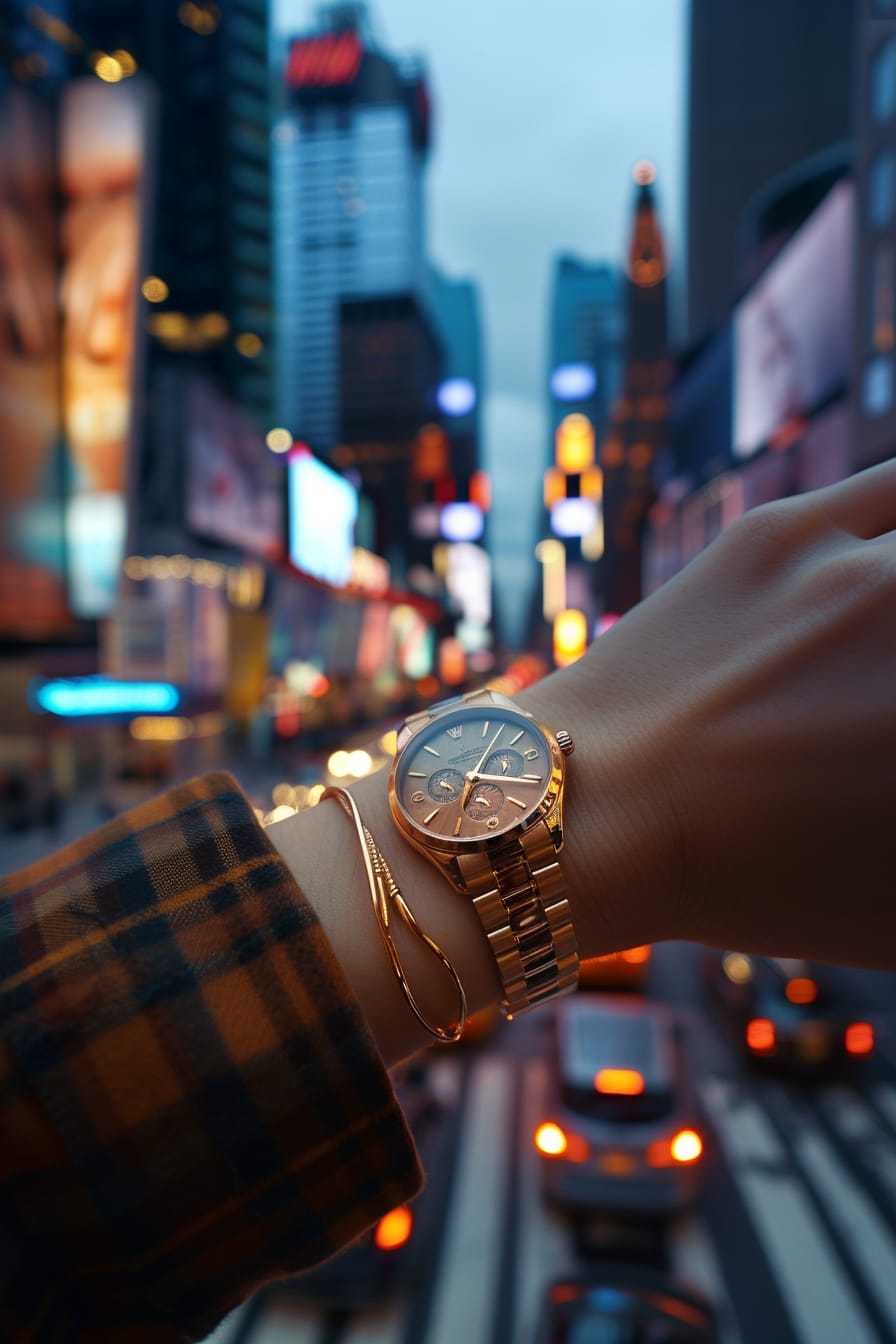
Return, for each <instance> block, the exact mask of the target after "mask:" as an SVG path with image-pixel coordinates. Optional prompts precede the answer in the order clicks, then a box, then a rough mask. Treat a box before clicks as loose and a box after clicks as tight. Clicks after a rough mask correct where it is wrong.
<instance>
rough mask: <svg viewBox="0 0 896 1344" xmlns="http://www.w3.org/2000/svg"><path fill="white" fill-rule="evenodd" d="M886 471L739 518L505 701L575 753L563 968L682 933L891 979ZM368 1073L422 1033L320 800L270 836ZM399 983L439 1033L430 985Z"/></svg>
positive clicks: (478, 982)
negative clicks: (320, 929) (328, 966)
mask: <svg viewBox="0 0 896 1344" xmlns="http://www.w3.org/2000/svg"><path fill="white" fill-rule="evenodd" d="M894 529H896V460H893V461H890V462H887V463H884V464H883V465H882V466H879V467H875V468H872V469H871V470H869V471H865V472H862V473H860V474H858V475H856V476H853V477H850V478H849V479H848V480H846V481H842V482H839V483H838V484H836V485H833V486H830V487H827V488H826V489H824V490H819V491H815V492H812V493H810V494H806V495H801V496H797V497H795V498H792V499H788V500H780V501H776V502H774V503H772V504H768V505H764V506H762V507H761V508H758V509H754V510H752V511H751V512H750V513H749V514H747V515H746V516H745V517H744V518H742V519H740V520H739V521H738V522H736V523H735V524H734V525H733V526H732V527H730V528H729V529H727V531H725V532H724V533H723V534H722V535H721V537H719V538H718V539H717V541H716V542H715V543H714V544H713V545H712V546H711V547H710V548H709V549H708V550H707V551H705V552H704V553H703V554H702V555H700V556H699V557H698V558H697V559H696V560H694V561H693V562H692V563H691V564H690V565H688V567H687V568H686V569H685V570H684V571H683V572H682V573H681V574H679V575H677V576H676V578H674V579H673V580H671V581H670V582H669V583H667V584H666V585H665V586H664V587H663V588H662V589H660V590H659V591H658V592H657V593H655V594H654V595H653V596H652V597H650V598H649V599H647V600H646V601H644V602H642V603H641V604H640V605H639V606H638V607H637V608H635V609H634V610H633V611H631V612H629V613H628V615H626V616H625V617H624V618H623V619H622V620H621V621H619V622H617V623H616V624H615V625H614V626H613V627H612V629H611V630H610V631H609V632H608V633H607V634H606V635H604V636H603V637H602V638H601V639H600V640H598V641H596V642H595V643H594V644H593V645H592V646H591V648H590V649H589V650H588V653H587V654H586V655H585V657H584V658H582V659H580V660H579V662H577V663H575V664H574V665H573V666H572V667H570V668H567V669H565V670H563V671H561V672H557V673H554V674H553V675H552V676H550V677H547V678H545V680H544V681H542V682H540V683H539V684H538V685H536V686H533V687H531V688H529V689H528V690H526V691H525V692H522V693H521V694H520V695H519V696H518V697H517V701H518V703H519V705H520V706H521V708H523V709H525V710H528V711H529V712H530V713H532V714H534V715H535V717H536V719H538V720H539V721H540V722H542V723H545V724H547V725H548V726H549V727H551V728H552V729H554V730H556V729H558V728H568V729H569V730H570V732H571V733H572V735H573V738H574V740H575V744H576V750H575V754H574V755H573V756H572V758H571V759H570V761H569V766H568V776H567V777H568V784H567V790H566V797H565V803H564V833H565V838H566V844H565V848H564V851H563V854H562V856H561V864H562V868H563V872H564V875H565V878H566V882H567V891H568V897H569V901H570V905H571V909H572V912H573V918H574V922H575V926H576V930H577V934H578V939H579V947H580V952H581V954H582V956H594V955H597V954H600V953H603V952H609V951H612V950H617V949H620V948H625V947H630V946H634V945H636V944H641V943H647V942H656V941H660V940H664V939H672V938H685V939H691V940H695V941H697V942H702V943H708V944H713V945H716V946H719V947H733V948H738V949H742V950H744V951H748V952H764V953H769V954H775V955H781V956H784V955H792V956H803V957H809V958H813V959H819V960H823V961H832V962H839V963H844V964H852V965H857V966H866V967H877V968H884V969H893V968H896V900H894V873H896V788H894V777H896V765H894V762H896V675H894V669H896V530H894ZM353 793H354V796H355V799H356V801H357V803H358V807H359V809H360V812H361V815H362V817H363V818H364V819H365V821H366V822H367V824H368V826H369V827H370V829H371V831H372V832H373V834H374V836H375V838H376V840H377V842H378V844H379V845H380V848H381V849H382V850H383V852H384V854H385V856H386V858H387V860H388V862H389V864H390V866H391V867H392V869H393V871H394V873H395V876H396V878H397V880H398V883H399V886H400V887H401V889H402V891H403V893H404V895H405V897H406V899H407V900H408V903H409V904H410V906H411V907H412V909H413V910H414V913H415V915H416V916H417V918H418V920H419V921H420V923H421V924H422V926H423V927H424V928H425V929H427V931H428V932H430V933H431V934H432V936H433V937H435V939H436V941H437V942H439V943H440V944H441V945H442V946H443V947H444V948H445V950H446V952H447V953H448V955H449V956H450V957H451V959H452V960H453V962H454V963H455V965H456V966H457V969H458V971H459V973H460V976H461V980H462V981H463V983H464V986H465V988H466V990H467V996H468V1000H469V1002H470V1007H471V1009H476V1008H479V1007H482V1006H484V1005H485V1004H487V1003H489V1002H496V1001H497V1000H498V999H499V998H500V986H499V984H498V980H497V974H496V971H495V967H494V962H493V961H492V959H491V954H490V952H489V950H488V946H487V944H486V941H485V938H484V936H483V933H482V929H481V927H480V926H479V925H478V922H477V920H476V917H475V914H474V913H473V911H472V908H471V907H470V905H469V903H468V902H466V901H465V900H464V899H463V898H462V897H461V896H459V895H458V894H457V893H455V892H454V891H453V890H452V889H451V887H450V885H449V883H448V882H447V881H446V879H445V877H444V876H443V875H442V874H441V873H439V872H437V871H436V869H435V868H434V867H432V866H431V865H430V864H429V863H428V862H427V860H426V859H425V858H423V857H422V856H421V855H419V854H418V853H417V852H416V851H415V850H413V849H412V848H411V847H410V846H409V845H408V844H407V843H406V842H405V841H404V840H403V839H402V838H401V836H400V835H399V834H398V832H397V830H396V829H395V826H394V823H393V822H392V820H391V817H390V814H389V808H388V800H387V792H386V776H385V772H381V773H379V774H377V775H373V776H370V777H368V778H367V779H365V780H362V781H360V782H359V783H358V784H357V785H355V786H354V787H353ZM269 835H270V836H271V839H272V840H273V841H274V842H275V844H277V845H278V846H279V848H280V849H281V852H282V853H283V855H284V857H285V859H286V861H287V863H288V864H289V865H290V867H291V868H292V870H293V872H294V873H295V875H296V877H297V880H298V882H299V884H300V886H301V887H302V889H303V891H304V893H305V894H306V896H307V897H308V899H309V900H310V901H311V903H312V905H313V906H314V907H315V909H316V910H317V913H318V915H319V917H320V919H321V921H322V923H323V925H324V928H325V929H326V931H327V933H328V935H329V937H330V940H331V942H332V943H333V946H334V948H335V951H336V953H337V955H338V956H339V958H340V960H341V961H342V964H343V967H344V969H345V970H346V973H347V975H348V978H349V980H350V982H351V984H352V986H353V988H354V990H355V992H356V994H357V995H358V997H359V999H360V1001H361V1004H362V1007H363V1008H364V1010H365V1013H366V1015H367V1018H368V1021H369V1023H370V1025H371V1027H372V1029H373V1031H374V1034H375V1036H376V1038H377V1042H378V1044H379V1046H380V1049H381V1052H382V1054H383V1056H384V1058H385V1059H386V1061H387V1063H394V1062H396V1061H398V1060H399V1059H401V1058H403V1057H405V1056H406V1055H408V1054H410V1053H412V1052H413V1051H415V1050H416V1049H419V1048H421V1047H422V1046H423V1045H425V1044H426V1043H427V1040H428V1038H427V1037H426V1035H425V1033H424V1032H423V1031H422V1029H421V1028H420V1027H419V1026H418V1024H417V1023H416V1022H415V1020H414V1019H413V1017H412V1015H411V1014H410V1012H409V1010H408V1008H407V1005H406V1004H405V1002H404V999H403V997H402V995H401V992H400V990H399V989H398V987H397V985H396V983H395V981H394V979H393V977H392V973H391V970H390V968H389V964H388V961H387V958H386V955H385V952H384V950H383V948H382V946H381V943H380V939H379V935H378V932H377V929H376V925H375V922H374V918H373V914H372V910H371V906H370V898H369V895H368V893H367V888H366V883H365V880H364V874H363V869H362V866H361V856H360V850H359V848H358V846H357V844H356V843H355V842H354V837H353V834H352V831H351V827H350V824H349V822H348V819H347V818H346V817H345V815H344V814H343V812H342V811H341V809H340V808H339V806H338V805H337V804H336V803H331V802H328V801H325V802H324V803H322V804H321V805H319V806H318V807H316V808H313V809H311V810H308V811H306V812H302V813H300V814H299V815H297V816H296V817H294V818H290V819H289V820H287V821H284V822H280V823H278V824H277V825H275V826H273V827H271V828H270V831H269ZM403 956H404V958H405V963H406V967H407V973H408V977H409V979H411V981H412V983H413V985H414V987H415V990H416V989H417V988H418V986H419V992H420V997H421V998H423V999H424V1001H425V1004H426V1006H427V1008H428V1010H429V1011H431V1012H433V1013H441V1014H442V1015H443V1018H444V1019H445V1020H447V1019H448V1017H449V1016H450V1013H451V1007H452V1002H453V1001H452V995H451V986H450V982H447V980H445V981H444V982H443V980H442V979H441V978H440V974H441V973H440V971H439V969H438V967H436V968H435V970H433V969H432V963H430V962H428V961H427V960H426V954H425V953H422V952H421V951H419V950H418V948H417V947H416V946H415V945H407V946H406V948H405V949H404V951H403Z"/></svg>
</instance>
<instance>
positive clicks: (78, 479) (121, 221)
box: [59, 79, 150, 617]
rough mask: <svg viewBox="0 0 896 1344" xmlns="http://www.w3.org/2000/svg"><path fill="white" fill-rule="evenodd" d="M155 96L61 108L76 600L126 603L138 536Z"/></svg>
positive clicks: (87, 612) (94, 94)
mask: <svg viewBox="0 0 896 1344" xmlns="http://www.w3.org/2000/svg"><path fill="white" fill-rule="evenodd" d="M149 99H150V93H149V89H148V87H147V86H146V85H145V84H143V83H142V82H141V81H140V80H139V79H137V80H128V81H126V82H124V83H121V84H106V83H103V82H102V81H101V80H97V79H79V80H75V81H73V82H72V83H71V84H69V85H68V86H67V87H66V88H65V89H64V90H63V94H62V98H61V102H60V110H59V191H60V196H61V202H62V205H61V208H62V216H61V226H60V237H59V252H60V265H61V277H60V285H59V295H60V303H61V308H62V352H61V354H62V368H61V387H62V423H63V433H64V439H65V445H66V450H67V459H68V460H67V464H66V465H67V476H68V480H67V495H68V498H67V501H66V525H65V526H66V545H67V551H68V562H69V573H68V584H69V600H70V602H71V606H72V609H73V611H74V612H75V613H76V614H77V615H79V616H84V617H97V616H104V615H106V614H107V613H108V612H109V610H110V609H111V607H112V604H113V602H114V601H115V598H116V594H117V590H118V580H119V577H120V573H121V564H122V560H123V557H124V549H125V540H126V531H127V509H126V500H127V490H128V478H129V468H130V462H131V455H132V454H131V443H132V428H133V426H132V406H133V400H134V397H133V384H134V378H135V372H136V363H137V356H138V353H139V352H138V350H137V348H136V347H137V336H138V323H137V299H138V293H139V288H138V287H139V277H140V274H141V266H142V255H141V254H142V243H143V237H142V235H143V230H142V227H141V222H142V220H143V219H144V218H145V216H146V209H145V200H144V192H145V189H146V180H145V166H146V161H147V148H148V144H149V116H150V102H149Z"/></svg>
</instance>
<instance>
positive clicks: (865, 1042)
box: [843, 1022, 874, 1055]
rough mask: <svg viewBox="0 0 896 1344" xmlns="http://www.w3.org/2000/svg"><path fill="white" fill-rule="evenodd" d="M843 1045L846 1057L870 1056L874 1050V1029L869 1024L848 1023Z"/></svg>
mask: <svg viewBox="0 0 896 1344" xmlns="http://www.w3.org/2000/svg"><path fill="white" fill-rule="evenodd" d="M843 1044H844V1046H845V1048H846V1053H847V1054H848V1055H870V1054H871V1052H872V1050H873V1049H874V1028H873V1027H872V1025H871V1023H870V1022H850V1024H849V1026H848V1027H847V1028H846V1033H845V1035H844V1038H843Z"/></svg>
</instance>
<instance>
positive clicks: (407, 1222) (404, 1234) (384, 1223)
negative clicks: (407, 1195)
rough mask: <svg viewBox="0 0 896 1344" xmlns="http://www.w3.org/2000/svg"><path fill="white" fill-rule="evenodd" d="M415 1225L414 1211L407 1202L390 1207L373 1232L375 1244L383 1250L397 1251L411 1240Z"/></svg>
mask: <svg viewBox="0 0 896 1344" xmlns="http://www.w3.org/2000/svg"><path fill="white" fill-rule="evenodd" d="M413 1226H414V1215H413V1213H412V1212H411V1210H410V1209H409V1208H408V1206H407V1204H399V1206H398V1208H397V1209H390V1211H389V1212H388V1213H387V1214H385V1215H384V1217H382V1218H381V1219H380V1220H379V1222H378V1223H377V1225H376V1230H375V1232H374V1234H373V1242H374V1245H375V1246H377V1247H379V1249H380V1250H381V1251H397V1250H399V1248H400V1247H402V1246H404V1245H405V1244H406V1243H407V1241H408V1240H409V1238H410V1235H411V1229H412V1227H413Z"/></svg>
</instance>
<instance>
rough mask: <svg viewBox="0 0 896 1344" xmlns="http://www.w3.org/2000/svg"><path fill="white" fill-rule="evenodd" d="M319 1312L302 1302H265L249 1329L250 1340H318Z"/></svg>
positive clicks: (264, 1343) (311, 1343)
mask: <svg viewBox="0 0 896 1344" xmlns="http://www.w3.org/2000/svg"><path fill="white" fill-rule="evenodd" d="M320 1331H321V1314H320V1310H319V1309H318V1308H316V1307H313V1306H311V1305H310V1304H306V1303H304V1302H288V1301H277V1300H276V1299H275V1300H274V1301H273V1302H269V1303H268V1304H267V1306H266V1307H265V1311H264V1315H263V1316H262V1318H261V1320H260V1321H258V1322H257V1323H256V1324H255V1326H254V1328H253V1330H252V1335H251V1339H250V1344H318V1341H319V1339H320Z"/></svg>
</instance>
